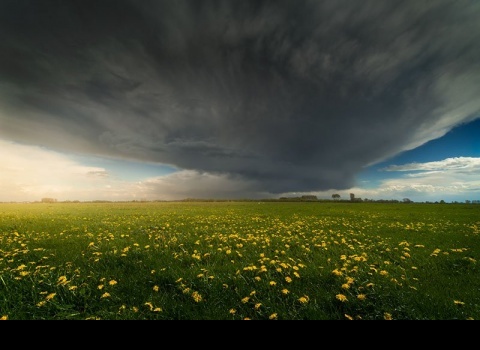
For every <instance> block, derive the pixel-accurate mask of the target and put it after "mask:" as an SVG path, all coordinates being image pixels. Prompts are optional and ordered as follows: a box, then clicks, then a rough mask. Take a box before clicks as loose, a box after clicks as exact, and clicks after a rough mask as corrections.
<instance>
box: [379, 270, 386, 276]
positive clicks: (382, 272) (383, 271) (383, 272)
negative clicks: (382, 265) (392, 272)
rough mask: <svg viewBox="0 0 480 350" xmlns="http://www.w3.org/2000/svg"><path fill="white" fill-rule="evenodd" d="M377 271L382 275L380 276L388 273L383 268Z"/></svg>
mask: <svg viewBox="0 0 480 350" xmlns="http://www.w3.org/2000/svg"><path fill="white" fill-rule="evenodd" d="M379 273H380V275H382V276H387V275H388V272H387V271H385V270H382V271H380V272H379Z"/></svg>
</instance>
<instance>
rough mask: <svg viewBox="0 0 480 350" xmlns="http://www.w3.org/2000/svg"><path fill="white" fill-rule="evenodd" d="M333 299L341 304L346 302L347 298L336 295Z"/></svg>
mask: <svg viewBox="0 0 480 350" xmlns="http://www.w3.org/2000/svg"><path fill="white" fill-rule="evenodd" d="M335 298H336V299H337V300H340V301H341V302H342V303H343V302H346V301H348V299H347V297H346V296H345V295H343V294H337V295H336V296H335Z"/></svg>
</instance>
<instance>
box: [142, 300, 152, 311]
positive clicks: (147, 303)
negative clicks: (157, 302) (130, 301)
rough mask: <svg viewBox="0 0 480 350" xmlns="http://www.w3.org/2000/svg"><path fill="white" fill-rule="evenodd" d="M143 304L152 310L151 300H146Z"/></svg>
mask: <svg viewBox="0 0 480 350" xmlns="http://www.w3.org/2000/svg"><path fill="white" fill-rule="evenodd" d="M144 305H145V306H148V307H149V308H150V311H152V310H153V304H152V303H151V302H149V301H147V302H146V303H145V304H144Z"/></svg>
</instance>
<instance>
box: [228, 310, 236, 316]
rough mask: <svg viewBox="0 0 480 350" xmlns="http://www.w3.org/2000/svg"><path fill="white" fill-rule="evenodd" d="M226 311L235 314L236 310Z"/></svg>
mask: <svg viewBox="0 0 480 350" xmlns="http://www.w3.org/2000/svg"><path fill="white" fill-rule="evenodd" d="M228 312H229V313H230V314H232V315H235V314H236V313H237V310H235V309H230V310H229V311H228Z"/></svg>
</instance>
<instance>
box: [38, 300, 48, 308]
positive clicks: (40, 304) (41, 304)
mask: <svg viewBox="0 0 480 350" xmlns="http://www.w3.org/2000/svg"><path fill="white" fill-rule="evenodd" d="M46 303H47V302H46V301H41V302H39V303H37V306H38V307H42V306H44V305H45V304H46Z"/></svg>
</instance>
